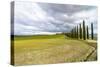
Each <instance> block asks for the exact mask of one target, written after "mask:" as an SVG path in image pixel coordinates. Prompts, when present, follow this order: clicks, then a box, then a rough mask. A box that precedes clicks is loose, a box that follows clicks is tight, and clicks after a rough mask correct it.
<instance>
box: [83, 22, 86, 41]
mask: <svg viewBox="0 0 100 67" xmlns="http://www.w3.org/2000/svg"><path fill="white" fill-rule="evenodd" d="M83 39H84V40H86V31H85V21H84V20H83Z"/></svg>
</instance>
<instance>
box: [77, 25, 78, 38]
mask: <svg viewBox="0 0 100 67" xmlns="http://www.w3.org/2000/svg"><path fill="white" fill-rule="evenodd" d="M77 39H78V25H77Z"/></svg>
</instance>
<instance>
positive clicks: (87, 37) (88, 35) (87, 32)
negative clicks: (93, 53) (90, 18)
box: [87, 26, 89, 39]
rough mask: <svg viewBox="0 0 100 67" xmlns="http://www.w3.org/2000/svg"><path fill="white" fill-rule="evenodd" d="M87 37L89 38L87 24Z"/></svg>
mask: <svg viewBox="0 0 100 67" xmlns="http://www.w3.org/2000/svg"><path fill="white" fill-rule="evenodd" d="M87 39H89V30H88V26H87Z"/></svg>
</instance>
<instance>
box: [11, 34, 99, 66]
mask: <svg viewBox="0 0 100 67" xmlns="http://www.w3.org/2000/svg"><path fill="white" fill-rule="evenodd" d="M13 45H14V64H15V65H25V64H52V63H64V62H80V61H94V60H97V48H96V46H97V42H96V41H95V40H86V41H83V40H76V39H70V38H68V37H67V38H65V36H64V35H50V36H46V35H43V36H31V37H30V36H29V37H28V36H27V37H15V39H14V44H13Z"/></svg>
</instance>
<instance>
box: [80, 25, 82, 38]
mask: <svg viewBox="0 0 100 67" xmlns="http://www.w3.org/2000/svg"><path fill="white" fill-rule="evenodd" d="M80 39H82V28H81V24H80Z"/></svg>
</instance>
